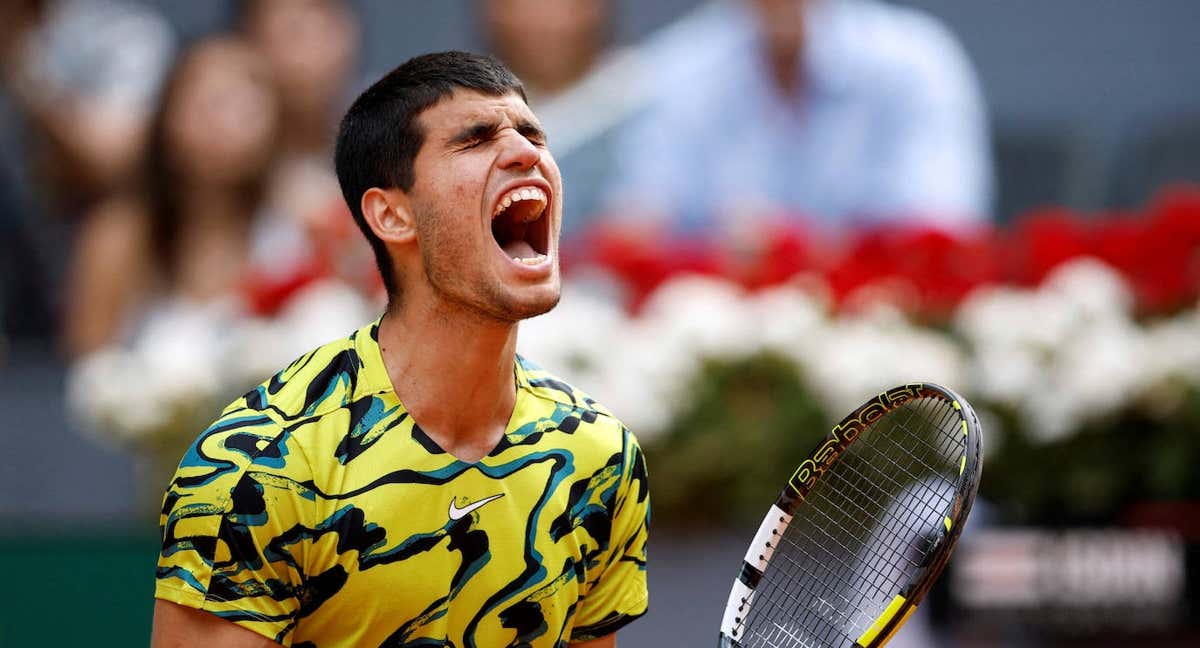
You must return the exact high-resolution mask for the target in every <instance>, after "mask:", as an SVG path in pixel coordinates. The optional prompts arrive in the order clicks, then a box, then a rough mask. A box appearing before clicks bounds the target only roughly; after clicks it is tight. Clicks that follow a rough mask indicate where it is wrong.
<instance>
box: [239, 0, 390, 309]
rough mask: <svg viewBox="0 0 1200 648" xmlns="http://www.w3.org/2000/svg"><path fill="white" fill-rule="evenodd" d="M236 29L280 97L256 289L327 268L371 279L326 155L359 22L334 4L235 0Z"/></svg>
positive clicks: (344, 97) (329, 0)
mask: <svg viewBox="0 0 1200 648" xmlns="http://www.w3.org/2000/svg"><path fill="white" fill-rule="evenodd" d="M239 14H240V15H239V18H238V24H239V27H240V31H241V33H242V34H244V35H245V37H246V38H247V40H248V41H249V42H250V43H251V44H252V45H253V46H254V48H255V49H256V50H257V51H258V52H259V53H260V55H261V56H262V57H263V59H264V60H265V61H266V63H267V64H268V65H269V67H270V69H271V72H272V75H273V77H274V79H275V85H276V88H277V89H278V92H279V98H280V107H281V112H280V117H281V124H280V137H279V147H280V148H279V153H278V155H277V156H276V158H275V161H274V163H273V165H272V168H271V171H270V174H269V180H268V182H267V186H266V195H265V205H264V210H263V214H262V216H263V219H262V226H261V227H259V233H260V234H261V236H260V237H258V238H259V239H260V242H259V244H258V245H257V248H258V249H257V251H256V254H257V255H258V256H260V257H263V259H264V260H266V259H267V258H268V257H269V259H270V262H269V263H262V264H260V267H261V270H262V272H261V273H260V275H259V276H258V277H257V278H256V280H257V281H258V282H259V283H260V284H261V285H260V288H261V290H262V291H263V292H272V291H276V292H277V291H278V290H277V289H276V288H274V287H273V286H283V285H284V284H287V283H289V282H290V283H294V281H295V278H296V277H298V276H302V275H303V276H309V277H314V276H316V275H320V274H323V273H327V272H330V271H332V272H334V273H335V274H338V275H339V276H341V277H342V278H343V279H346V280H347V281H348V282H349V283H351V284H354V285H361V284H363V283H364V282H368V281H373V280H374V270H373V267H372V264H371V259H370V250H369V249H368V247H367V246H366V244H365V243H364V242H363V240H362V239H361V237H359V236H358V234H357V233H356V232H354V227H353V225H352V224H351V219H350V218H349V214H347V213H346V208H345V203H343V202H342V196H341V191H340V190H339V188H338V184H337V178H336V177H335V176H334V173H333V168H332V166H331V165H330V162H329V158H330V154H331V153H332V149H333V138H334V132H335V130H336V125H337V119H338V116H339V115H340V114H341V112H342V111H343V110H344V109H345V106H346V104H347V103H348V101H349V99H350V98H351V97H350V96H349V91H350V89H351V87H352V86H353V85H354V82H353V80H354V78H355V74H354V68H355V65H356V63H357V60H358V49H359V25H358V19H357V16H356V15H355V14H354V12H353V11H352V10H351V9H350V6H349V5H348V4H347V3H345V2H344V1H342V0H242V2H241V4H240V9H239Z"/></svg>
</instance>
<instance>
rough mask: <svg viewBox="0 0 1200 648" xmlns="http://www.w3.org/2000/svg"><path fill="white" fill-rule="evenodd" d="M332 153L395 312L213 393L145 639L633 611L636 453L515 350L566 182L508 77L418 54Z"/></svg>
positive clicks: (512, 622) (513, 631) (505, 623)
mask: <svg viewBox="0 0 1200 648" xmlns="http://www.w3.org/2000/svg"><path fill="white" fill-rule="evenodd" d="M336 164H337V173H338V178H339V180H340V182H341V185H342V191H343V193H344V194H345V197H346V200H347V202H348V203H349V205H350V209H351V211H352V212H353V214H354V218H355V220H356V221H357V222H358V225H359V226H360V227H361V229H362V230H363V233H364V234H365V235H366V237H367V239H368V240H369V241H370V242H371V245H372V246H373V248H374V250H375V253H376V257H377V260H378V262H379V268H380V272H381V273H382V274H383V278H384V283H385V285H386V286H387V289H388V294H389V297H390V299H389V305H388V309H387V312H386V313H385V314H384V315H383V317H382V318H380V319H379V320H378V321H376V322H373V323H371V324H368V325H366V326H364V327H363V328H361V329H359V330H358V331H357V332H355V333H353V334H352V335H350V336H349V337H348V338H346V339H343V340H339V341H336V342H333V343H330V344H327V345H325V346H322V347H320V348H318V349H316V350H314V351H312V352H310V353H308V354H306V355H304V356H302V357H301V358H299V359H298V360H296V361H295V362H293V363H292V364H291V365H290V366H288V367H287V368H286V369H284V370H283V371H282V372H280V373H279V374H277V375H276V376H274V377H273V378H271V379H270V380H268V381H267V382H266V383H264V384H262V385H261V386H259V387H258V388H257V389H255V390H253V391H251V392H249V393H247V394H246V395H245V396H243V397H242V398H240V399H238V400H237V401H235V402H234V403H233V404H231V405H230V406H229V407H228V408H227V409H226V410H225V412H224V414H223V415H222V416H221V418H220V419H218V420H217V421H216V422H215V423H214V424H213V425H212V426H211V427H210V428H209V429H208V430H206V431H205V432H204V433H203V434H202V435H201V436H200V437H199V439H197V440H196V442H195V444H194V445H193V446H192V448H191V449H190V450H189V451H188V453H187V454H186V455H185V456H184V458H183V461H182V462H181V464H180V467H179V470H178V472H177V473H176V476H175V478H174V480H173V481H172V482H171V485H170V487H169V489H168V491H167V494H166V497H165V500H164V504H163V515H162V518H161V524H162V540H163V546H162V552H161V554H160V556H159V565H158V580H157V588H156V591H155V596H156V598H157V599H158V601H157V603H156V607H155V615H154V616H155V618H154V638H153V645H154V646H155V647H156V648H163V647H167V646H213V645H219V646H226V647H252V646H254V647H257V646H271V645H275V644H282V645H285V646H308V647H320V648H333V647H339V646H347V647H349V646H397V647H399V646H410V647H418V646H419V647H422V648H424V647H434V646H437V647H441V646H455V647H458V648H491V647H501V646H522V647H529V648H563V647H564V646H571V647H574V648H583V647H586V648H603V647H611V646H615V645H616V634H615V633H616V631H617V630H618V629H619V628H621V627H622V626H624V625H625V624H626V623H628V622H630V621H632V620H633V619H635V618H637V617H638V616H640V615H642V614H643V613H644V612H645V611H646V604H647V592H646V577H645V564H646V562H645V560H646V556H645V545H646V522H647V517H648V511H649V494H648V491H647V484H646V472H645V464H644V460H643V457H642V454H641V451H640V449H639V448H638V445H637V442H636V440H635V439H634V437H633V435H632V434H630V432H629V431H628V430H626V429H625V428H624V427H623V426H622V425H621V423H620V422H619V421H617V420H616V419H615V418H613V416H612V415H611V414H609V413H608V412H607V411H606V410H605V409H604V408H603V407H602V406H600V405H599V404H597V403H595V402H594V401H592V400H591V399H590V398H589V397H588V396H587V395H586V394H584V393H582V392H580V391H578V390H576V389H575V388H573V387H571V386H570V385H567V384H565V383H563V382H562V381H560V380H558V379H556V378H554V377H553V376H551V375H549V374H548V373H546V372H545V371H543V370H542V369H540V368H538V367H536V366H535V365H533V364H531V363H529V362H527V361H525V360H524V359H523V358H520V357H517V356H516V353H515V347H516V340H517V325H518V322H520V320H522V319H524V318H527V317H532V316H535V315H539V314H541V313H544V312H546V311H548V310H550V309H551V308H553V307H554V305H555V304H556V303H557V302H558V298H559V290H560V280H559V271H558V232H559V226H560V218H561V213H562V181H561V178H560V177H559V172H558V167H557V166H556V165H555V162H554V158H553V157H552V156H551V155H550V152H549V150H548V149H547V148H546V139H545V135H544V133H542V131H541V129H540V128H539V126H538V122H537V119H536V118H535V117H534V115H533V113H532V112H531V111H530V109H529V106H528V105H526V102H525V98H524V90H523V88H522V86H521V83H520V81H518V80H517V78H516V77H514V76H513V75H512V73H511V72H509V71H508V70H507V69H506V68H505V67H504V66H503V65H501V64H500V63H499V62H497V61H496V60H494V59H492V58H489V57H482V56H476V55H472V54H466V53H462V52H447V53H441V54H430V55H426V56H420V57H417V58H414V59H412V60H410V61H408V62H407V63H405V64H404V65H401V66H400V67H399V68H397V69H396V70H394V71H393V72H391V73H390V74H388V75H387V76H386V77H384V78H383V79H382V80H380V81H379V82H377V83H376V84H375V85H374V86H372V87H371V88H369V89H368V90H367V91H366V92H364V93H363V94H362V96H360V97H359V98H358V100H357V101H355V103H354V105H353V106H352V107H351V108H350V110H349V112H348V114H347V115H346V117H345V119H344V120H343V121H342V125H341V129H340V132H339V135H338V143H337V154H336Z"/></svg>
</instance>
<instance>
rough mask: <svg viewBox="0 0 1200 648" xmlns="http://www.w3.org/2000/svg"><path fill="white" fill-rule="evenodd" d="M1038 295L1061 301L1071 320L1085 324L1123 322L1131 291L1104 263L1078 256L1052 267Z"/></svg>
mask: <svg viewBox="0 0 1200 648" xmlns="http://www.w3.org/2000/svg"><path fill="white" fill-rule="evenodd" d="M1041 292H1042V293H1045V294H1048V295H1050V296H1051V297H1052V298H1054V299H1058V300H1063V301H1064V302H1065V303H1067V304H1069V305H1070V306H1071V307H1072V308H1073V309H1074V311H1075V317H1076V318H1079V319H1084V320H1088V321H1095V320H1114V319H1126V318H1128V316H1129V313H1130V312H1131V311H1132V308H1133V291H1132V290H1130V288H1129V286H1128V284H1127V282H1126V281H1125V279H1124V278H1122V277H1121V275H1120V274H1118V273H1117V271H1116V270H1114V269H1113V268H1112V267H1110V266H1109V265H1107V264H1105V263H1104V262H1102V261H1100V260H1098V259H1093V258H1090V257H1082V258H1079V259H1075V260H1072V261H1070V262H1067V263H1064V264H1062V265H1060V266H1059V267H1057V268H1055V269H1054V271H1053V272H1051V273H1050V275H1049V276H1047V277H1046V280H1045V281H1044V282H1043V283H1042V287H1041Z"/></svg>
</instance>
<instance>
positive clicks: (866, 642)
mask: <svg viewBox="0 0 1200 648" xmlns="http://www.w3.org/2000/svg"><path fill="white" fill-rule="evenodd" d="M907 602H908V599H906V598H904V597H903V596H901V595H900V594H897V595H896V598H894V599H892V602H891V603H888V606H887V607H886V608H884V609H883V614H880V615H879V617H878V618H876V619H875V623H872V624H871V627H870V628H867V631H866V632H864V633H862V636H860V637H859V638H858V641H857V642H856V644H857V645H859V646H870V645H871V642H873V641H875V639H876V638H877V637H878V636H879V633H880V632H883V629H884V628H885V627H887V624H889V623H891V621H892V619H893V618H894V617H895V616H896V613H897V612H899V611H900V608H901V607H902V606H903V605H904V604H905V603H907ZM915 609H916V606H913V607H912V608H909V610H908V612H907V613H906V614H905V615H904V616H905V617H906V618H907V617H908V615H909V614H912V611H913V610H915ZM903 623H904V621H903V619H902V620H901V622H900V624H898V625H897V627H899V625H903ZM892 632H895V629H893V630H892ZM887 637H891V633H888V635H887ZM887 637H885V638H884V640H885V641H886V640H887Z"/></svg>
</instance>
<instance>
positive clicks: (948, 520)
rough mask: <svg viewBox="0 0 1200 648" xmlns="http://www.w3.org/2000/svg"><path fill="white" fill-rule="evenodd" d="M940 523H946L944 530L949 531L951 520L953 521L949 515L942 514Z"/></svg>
mask: <svg viewBox="0 0 1200 648" xmlns="http://www.w3.org/2000/svg"><path fill="white" fill-rule="evenodd" d="M942 524H945V525H946V530H947V531H949V530H950V525H952V524H954V522H953V521H952V520H951V519H950V518H949V517H946V516H943V517H942Z"/></svg>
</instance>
